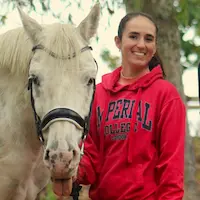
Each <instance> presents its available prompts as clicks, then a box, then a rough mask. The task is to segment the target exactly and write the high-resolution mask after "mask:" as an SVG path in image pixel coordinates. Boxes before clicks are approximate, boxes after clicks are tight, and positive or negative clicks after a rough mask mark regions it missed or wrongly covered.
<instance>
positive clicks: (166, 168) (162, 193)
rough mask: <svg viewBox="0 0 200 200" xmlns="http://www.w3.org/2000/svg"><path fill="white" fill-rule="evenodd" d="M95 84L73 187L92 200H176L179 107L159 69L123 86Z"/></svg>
mask: <svg viewBox="0 0 200 200" xmlns="http://www.w3.org/2000/svg"><path fill="white" fill-rule="evenodd" d="M120 71H121V67H120V68H118V69H116V70H115V71H114V72H112V73H110V74H107V75H104V76H103V80H102V83H100V84H98V85H97V88H96V93H95V98H94V102H93V107H92V114H91V121H90V131H89V134H88V136H87V138H86V140H85V142H84V155H83V157H82V159H81V162H80V165H79V170H78V171H79V173H78V182H79V183H81V184H85V185H87V184H91V187H90V191H89V196H90V198H91V199H92V200H181V199H182V198H183V182H184V181H183V180H184V138H185V124H186V121H185V115H186V113H185V106H184V104H183V102H182V100H181V98H180V96H179V94H178V92H177V90H176V89H175V87H174V86H173V85H172V84H171V83H169V82H168V81H166V80H164V79H163V76H162V71H161V68H160V66H157V67H155V68H154V69H153V70H152V71H151V72H150V73H148V74H146V75H144V76H143V77H141V78H139V79H138V80H137V81H136V82H134V83H133V84H129V85H120V84H118V80H119V77H120Z"/></svg>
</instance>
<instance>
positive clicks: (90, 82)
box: [87, 78, 94, 86]
mask: <svg viewBox="0 0 200 200" xmlns="http://www.w3.org/2000/svg"><path fill="white" fill-rule="evenodd" d="M93 83H94V79H93V78H90V79H89V81H88V83H87V86H89V85H92V84H93Z"/></svg>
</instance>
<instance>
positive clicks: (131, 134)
mask: <svg viewBox="0 0 200 200" xmlns="http://www.w3.org/2000/svg"><path fill="white" fill-rule="evenodd" d="M141 94H142V88H139V89H138V92H137V95H136V99H135V105H134V109H133V114H132V116H133V117H132V119H131V124H130V132H129V134H128V140H127V142H128V163H132V162H133V150H134V145H133V144H134V134H137V133H136V132H135V125H136V121H137V111H138V106H139V102H140V99H141Z"/></svg>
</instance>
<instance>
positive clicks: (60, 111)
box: [28, 45, 97, 144]
mask: <svg viewBox="0 0 200 200" xmlns="http://www.w3.org/2000/svg"><path fill="white" fill-rule="evenodd" d="M37 49H40V50H43V51H45V52H46V53H48V54H49V55H50V56H52V57H54V58H56V59H72V58H74V57H75V56H76V55H75V54H73V56H72V57H70V56H67V57H59V56H58V55H57V54H55V53H54V52H52V51H51V50H49V49H47V48H45V47H44V46H43V45H36V46H34V47H33V49H32V51H33V52H35V51H36V50H37ZM86 50H92V47H90V46H85V47H83V48H82V49H81V52H84V51H86ZM95 63H96V61H95ZM96 64H97V63H96ZM35 78H36V77H34V76H30V77H29V78H28V90H30V95H31V106H32V109H33V113H34V119H35V125H36V131H37V135H38V138H39V140H40V141H41V143H42V144H44V137H43V134H42V132H43V131H44V130H45V129H47V128H48V127H49V126H50V125H51V124H52V123H53V122H55V121H69V122H71V123H73V124H74V125H75V126H76V127H77V128H78V129H80V130H82V139H84V138H85V136H86V135H87V133H88V130H89V118H90V114H91V108H92V102H93V99H94V92H95V80H94V81H93V90H94V92H93V97H92V102H91V104H90V110H89V114H88V116H86V117H85V118H84V119H83V118H82V117H81V116H80V115H79V114H78V113H77V112H75V111H74V110H71V109H69V108H55V109H53V110H50V111H49V112H48V113H47V114H46V115H45V116H44V117H43V118H42V119H41V118H40V117H39V115H38V114H37V112H36V109H35V100H34V97H33V82H34V80H35Z"/></svg>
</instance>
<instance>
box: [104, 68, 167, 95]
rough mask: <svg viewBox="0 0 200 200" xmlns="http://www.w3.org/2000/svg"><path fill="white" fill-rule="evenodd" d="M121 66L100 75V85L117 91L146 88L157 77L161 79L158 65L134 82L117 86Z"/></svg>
mask: <svg viewBox="0 0 200 200" xmlns="http://www.w3.org/2000/svg"><path fill="white" fill-rule="evenodd" d="M121 70H122V67H119V68H117V69H116V70H114V71H113V72H112V73H109V74H106V75H104V76H103V77H102V86H103V87H104V88H105V89H106V90H108V91H110V92H118V91H120V90H138V89H139V88H143V89H144V88H147V87H149V86H150V85H151V84H152V83H153V82H154V81H156V80H157V79H163V72H162V69H161V67H160V65H158V66H156V67H154V68H153V69H152V70H151V71H150V73H148V74H146V75H144V76H142V77H141V78H139V79H138V80H136V81H135V82H134V83H132V84H129V85H123V86H119V85H118V84H117V83H118V81H119V78H120V72H121Z"/></svg>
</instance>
